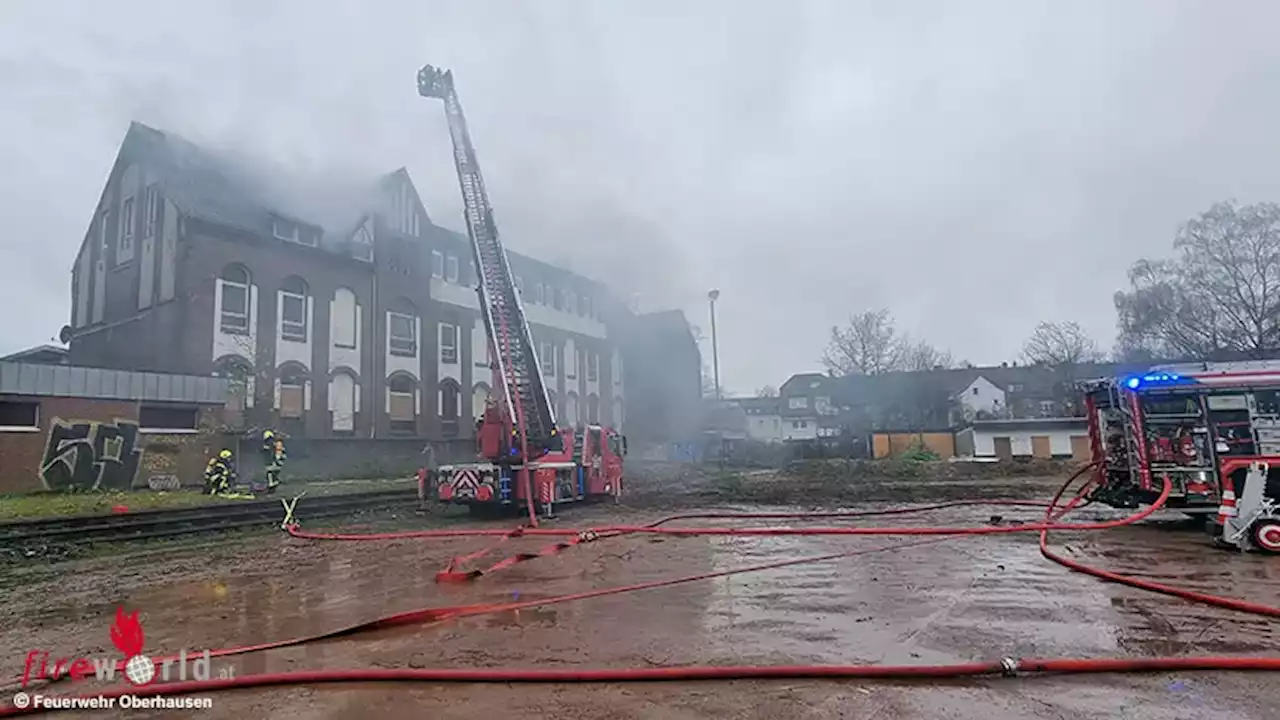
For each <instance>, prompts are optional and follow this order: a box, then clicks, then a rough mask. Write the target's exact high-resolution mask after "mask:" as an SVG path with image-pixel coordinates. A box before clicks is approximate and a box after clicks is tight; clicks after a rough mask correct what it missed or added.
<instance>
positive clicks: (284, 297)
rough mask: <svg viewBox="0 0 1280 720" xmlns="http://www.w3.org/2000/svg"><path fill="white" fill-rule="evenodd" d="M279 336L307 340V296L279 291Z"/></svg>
mask: <svg viewBox="0 0 1280 720" xmlns="http://www.w3.org/2000/svg"><path fill="white" fill-rule="evenodd" d="M280 337H281V338H282V339H284V340H289V341H291V342H306V341H307V298H306V297H305V296H303V295H295V294H293V293H287V292H281V293H280Z"/></svg>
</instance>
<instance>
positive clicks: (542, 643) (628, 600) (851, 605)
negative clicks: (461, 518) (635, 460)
mask: <svg viewBox="0 0 1280 720" xmlns="http://www.w3.org/2000/svg"><path fill="white" fill-rule="evenodd" d="M717 482H719V481H717V480H716V479H715V478H712V479H711V480H708V481H705V482H703V483H702V484H700V485H697V487H696V488H695V490H694V491H692V493H691V495H697V496H699V497H701V498H702V500H701V501H700V504H699V505H698V506H696V507H694V506H693V505H692V504H688V505H687V506H686V507H684V508H682V510H687V511H693V510H707V509H712V508H717V509H725V508H727V507H736V509H746V510H757V511H760V510H781V509H792V508H795V507H797V505H796V504H794V502H793V504H788V505H762V504H760V503H759V502H754V503H750V504H745V505H744V504H743V503H741V502H740V501H741V500H742V499H743V497H746V496H751V495H756V496H758V495H759V494H760V493H759V492H758V489H757V490H744V489H743V488H742V487H738V488H737V489H736V492H737V493H738V494H737V495H732V494H731V493H730V492H729V490H733V488H726V487H725V486H724V485H723V484H720V485H717V484H716V483H717ZM731 482H734V483H739V484H741V483H748V484H752V485H771V484H775V483H777V482H779V478H778V477H776V476H764V475H755V476H747V477H746V478H745V479H739V480H734V481H731ZM1059 482H1060V479H1052V478H1050V479H1045V478H1003V479H999V480H994V481H984V482H982V483H978V484H977V485H976V486H970V487H967V488H966V483H964V482H960V483H958V482H956V481H954V480H951V481H945V482H937V481H934V482H929V481H917V482H913V483H910V484H909V487H906V488H901V487H897V485H898V481H897V480H895V479H885V480H884V481H879V480H877V481H875V482H871V483H867V484H865V487H863V489H862V490H860V491H841V492H840V493H836V494H837V495H839V496H840V497H839V498H835V497H832V498H827V499H825V500H820V499H818V498H808V499H809V500H811V502H805V503H804V504H805V505H807V506H811V505H823V506H825V507H827V508H828V509H829V508H830V507H831V506H838V505H850V504H853V505H857V507H859V509H861V508H867V507H881V506H887V505H890V504H894V505H897V504H901V503H902V502H904V501H911V502H926V501H931V500H937V499H954V498H955V497H957V496H967V495H973V494H979V495H987V494H988V493H993V494H995V493H998V494H1001V495H1007V496H1015V497H1024V498H1025V497H1031V496H1038V497H1043V496H1046V495H1048V494H1051V492H1052V490H1053V489H1056V485H1057V484H1059ZM770 492H773V493H776V492H781V491H778V490H771V491H770ZM717 496H718V497H719V501H718V500H717ZM644 497H645V493H644V492H643V491H640V492H637V493H636V494H635V495H634V496H633V500H632V504H633V506H631V507H628V506H623V507H581V508H572V509H569V510H566V511H565V512H564V514H563V516H562V518H561V519H560V520H558V521H557V522H558V524H560V525H570V526H574V527H582V526H588V525H592V524H597V525H598V524H607V523H613V522H626V523H640V522H647V521H650V520H653V519H655V518H657V517H660V516H662V515H664V514H666V512H667V509H666V508H664V507H658V506H657V505H655V504H654V503H652V502H646V501H644V500H643V498H644ZM734 498H736V499H737V500H739V502H737V503H732V502H729V500H730V499H734ZM668 499H669V498H668ZM854 500H856V502H854ZM993 513H998V514H1000V515H1002V516H1003V517H1004V518H1005V521H1006V522H1007V521H1008V520H1009V519H1014V518H1025V519H1027V520H1032V519H1034V518H1035V515H1036V512H1034V511H1017V510H1008V509H1001V510H990V509H985V508H961V509H953V510H948V511H943V512H938V513H934V514H932V515H929V516H921V517H911V516H907V517H899V518H895V519H894V520H893V521H892V524H894V525H907V524H918V525H980V524H984V523H986V522H988V521H989V520H990V516H991V515H992V514H993ZM1116 515H1117V513H1116V512H1115V511H1110V510H1096V509H1093V508H1089V509H1086V510H1083V511H1081V512H1079V513H1077V514H1076V517H1077V518H1078V519H1081V520H1084V519H1090V518H1100V517H1114V516H1116ZM304 520H305V518H304ZM438 522H439V520H438V519H436V518H433V517H425V518H423V517H413V516H410V515H408V514H407V513H399V514H397V517H396V518H394V519H393V518H390V517H383V518H380V519H377V520H376V521H374V522H369V523H363V524H364V525H365V526H367V527H389V526H401V527H403V526H408V525H412V524H418V525H423V524H431V523H438ZM862 522H863V523H864V524H889V521H887V520H886V521H883V522H880V521H862ZM484 524H487V525H491V526H497V527H501V526H503V525H504V524H505V523H503V522H501V521H495V522H489V523H484ZM1053 540H1054V544H1055V546H1056V547H1058V548H1060V549H1064V550H1065V552H1067V553H1068V554H1069V555H1070V556H1071V557H1073V558H1074V559H1077V560H1080V561H1084V562H1088V563H1092V564H1097V565H1101V566H1105V567H1108V568H1111V569H1115V570H1119V571H1122V572H1127V573H1130V574H1135V575H1138V576H1141V577H1147V578H1153V579H1157V580H1162V581H1168V582H1174V583H1177V584H1180V585H1184V586H1187V587H1192V588H1196V589H1202V590H1206V591H1210V592H1218V593H1222V592H1227V593H1229V594H1232V595H1236V596H1240V597H1250V598H1253V599H1255V600H1260V601H1264V602H1274V601H1275V600H1276V598H1280V560H1276V559H1268V558H1262V557H1256V556H1241V555H1238V554H1234V553H1229V552H1222V551H1214V550H1211V549H1209V548H1208V547H1207V546H1206V542H1205V537H1204V536H1203V535H1202V534H1200V533H1199V532H1197V531H1195V530H1194V529H1189V528H1188V523H1186V522H1182V521H1180V516H1177V515H1169V516H1168V517H1166V518H1164V519H1162V520H1159V521H1156V522H1149V523H1147V524H1145V525H1143V526H1140V527H1130V528H1124V529H1119V530H1111V531H1106V532H1101V533H1091V534H1084V533H1067V532H1062V533H1056V534H1055V535H1054V536H1053ZM903 541H904V540H903V539H900V538H885V537H878V538H877V537H868V538H829V537H828V538H823V537H777V538H728V537H718V538H715V537H687V538H675V537H639V536H631V537H624V538H614V539H608V540H605V541H601V542H598V543H594V544H589V545H584V546H580V547H576V548H573V549H571V550H569V551H568V552H565V553H563V554H561V555H558V556H555V557H550V558H539V559H537V560H534V561H530V562H527V563H522V564H520V565H518V566H516V567H514V568H512V569H510V570H507V571H504V572H503V573H501V574H495V575H493V576H489V577H484V578H481V579H480V580H478V581H476V582H475V583H472V584H468V585H438V584H436V583H435V582H434V575H435V572H436V571H437V570H439V569H440V568H441V567H442V566H443V565H444V564H445V563H446V562H447V561H448V559H449V557H451V556H452V555H455V554H460V553H464V552H468V551H470V550H473V549H476V548H478V547H480V546H482V545H483V544H484V542H485V541H483V540H478V539H458V540H396V541H388V542H338V543H335V542H306V541H301V540H295V539H290V538H288V537H286V536H283V535H281V534H274V535H265V536H258V537H253V538H247V539H236V540H228V541H215V542H213V543H206V544H204V545H199V546H191V545H188V546H183V547H172V548H163V547H161V548H152V549H148V550H147V551H145V552H141V553H134V554H130V555H122V556H116V557H112V558H91V559H86V560H83V561H74V562H68V563H63V564H60V565H59V566H56V567H54V568H49V567H38V566H32V567H27V568H9V569H5V570H4V572H5V573H7V574H9V575H10V577H9V578H8V581H6V582H4V583H3V585H4V600H5V602H4V603H2V604H0V677H3V678H6V679H7V678H13V677H17V676H19V675H20V674H21V672H22V665H23V658H24V657H25V655H26V653H27V652H28V651H30V650H33V649H42V650H45V649H47V650H50V651H51V652H53V653H55V654H58V653H61V654H66V655H73V654H85V655H91V656H92V655H99V654H111V653H112V652H113V648H112V647H111V643H110V640H109V637H108V626H109V625H110V623H111V619H112V616H113V614H114V612H115V608H116V606H117V605H119V604H121V603H123V604H125V605H126V606H127V607H129V608H131V609H138V610H140V611H141V615H142V620H143V625H144V628H145V631H146V648H147V651H148V652H149V653H151V654H160V653H162V652H165V651H171V650H177V649H179V648H186V649H188V650H191V651H196V650H200V649H204V648H210V647H212V648H218V647H225V646H232V645H244V644H251V643H257V642H262V641H265V640H270V639H276V638H286V637H291V636H296V635H303V634H311V633H315V632H319V631H323V630H327V629H331V628H334V627H338V626H343V625H347V624H350V623H354V622H358V621H363V620H369V619H372V618H375V617H378V616H383V615H387V614H391V613H396V612H403V611H406V610H411V609H416V608H420V607H424V606H435V605H446V604H458V603H478V602H498V601H505V600H511V599H513V598H515V597H519V598H521V599H531V598H534V597H548V596H552V595H559V594H563V593H570V592H575V591H581V590H586V589H592V588H602V587H609V586H615V585H622V584H629V583H635V582H641V581H645V580H652V579H660V578H670V577H675V576H680V575H686V574H694V573H702V572H708V571H715V570H723V569H728V568H731V567H739V566H743V565H749V564H755V563H761V562H766V561H769V560H775V559H785V558H792V557H803V556H808V555H820V554H824V553H831V552H838V551H840V550H842V549H853V548H873V547H879V546H885V545H891V544H897V543H900V542H903ZM516 543H519V544H513V545H512V546H511V548H510V550H516V549H526V548H530V549H532V548H537V547H540V546H541V545H543V543H541V542H538V541H535V540H533V539H528V540H521V541H516ZM1278 646H1280V633H1278V632H1277V630H1276V626H1275V623H1274V622H1271V621H1267V620H1263V619H1258V618H1253V617H1251V616H1247V615H1241V614H1239V613H1231V612H1228V611H1225V610H1216V609H1213V608H1206V607H1203V606H1196V605H1191V604H1189V603H1186V602H1183V601H1180V600H1176V599H1172V598H1165V597H1161V596H1155V595H1151V594H1149V593H1144V592H1141V591H1138V590H1132V589H1128V588H1124V587H1120V586H1115V585H1108V584H1104V583H1101V582H1100V581H1097V580H1095V579H1092V578H1089V577H1086V576H1081V575H1077V574H1073V573H1070V572H1069V571H1067V570H1065V569H1063V568H1061V567H1059V566H1057V565H1055V564H1052V563H1049V562H1048V561H1046V560H1044V559H1042V558H1041V557H1040V555H1039V552H1038V549H1037V546H1036V537H1035V535H1034V534H1020V535H1002V536H988V537H975V538H968V539H951V540H947V541H945V542H943V543H939V544H935V545H929V546H923V547H914V548H906V549H901V550H896V551H892V552H882V553H876V554H871V555H865V556H861V557H854V558H849V559H845V560H838V561H831V562H824V563H817V564H807V565H799V566H792V567H789V568H784V569H777V570H770V571H762V572H756V573H751V574H743V575H736V576H732V577H728V578H720V579H715V580H708V581H701V582H697V583H690V584H685V585H679V586H674V587H668V588H663V589H654V590H646V591H642V592H635V593H630V594H623V595H613V596H608V597H602V598H595V599H589V600H583V601H580V602H574V603H565V604H559V605H553V606H549V607H546V608H541V609H532V610H524V611H520V612H519V613H507V614H503V615H495V616H484V617H476V618H469V619H463V620H461V621H458V622H454V623H450V624H443V625H436V626H416V627H400V628H391V629H386V630H380V631H375V632H369V633H365V634H361V635H356V636H352V637H348V638H342V639H337V640H331V641H327V642H321V643H314V644H309V645H306V646H303V647H297V648H290V649H283V650H278V651H270V652H264V653H259V654H255V655H250V656H245V657H242V658H228V659H226V660H215V661H214V663H213V664H214V666H215V668H220V667H224V666H228V665H229V666H232V667H233V668H234V670H235V672H236V673H237V674H251V673H261V672H272V671H282V670H296V669H315V668H330V669H332V668H355V667H383V668H402V667H472V668H485V667H494V668H497V667H520V668H544V669H551V668H564V669H571V668H596V667H659V666H668V665H685V664H718V665H726V664H753V663H759V664H801V663H832V664H834V663H890V664H917V663H920V664H923V663H956V662H968V661H986V660H992V659H999V658H1001V657H1004V656H1014V657H1019V656H1021V657H1031V656H1037V657H1046V656H1075V657H1089V656H1129V655H1134V656H1154V655H1199V654H1258V655H1274V654H1277V650H1278V649H1280V648H1278ZM215 672H216V670H215ZM213 698H214V707H213V709H212V710H211V711H203V712H202V713H200V715H201V716H202V717H211V718H212V717H242V718H250V717H268V716H270V717H281V718H358V717H360V718H362V717H381V718H388V719H389V718H401V717H404V718H410V717H412V718H419V717H431V718H476V717H479V718H488V717H555V718H558V719H559V720H575V719H577V718H655V719H662V720H667V719H673V720H679V719H683V718H943V717H945V718H948V720H966V719H968V718H981V719H982V720H991V719H992V718H1108V719H1109V718H1115V717H1125V718H1130V719H1131V720H1144V719H1147V718H1150V719H1155V718H1160V720H1169V719H1173V718H1215V719H1219V718H1220V719H1223V720H1230V719H1233V718H1273V717H1275V712H1276V710H1275V709H1276V708H1277V707H1280V685H1277V683H1276V682H1275V678H1274V676H1269V675H1261V674H1255V675H1248V674H1242V673H1234V674H1233V673H1178V674H1167V673H1166V674H1153V675H1135V676H1093V677H1074V678H1065V677H1063V678H1021V679H991V680H977V681H964V682H948V683H938V682H933V683H928V684H922V683H886V682H872V681H821V682H819V681H804V682H796V681H761V682H746V681H735V682H729V683H723V682H722V683H666V684H646V685H641V684H632V685H622V684H618V685H567V686H503V685H492V686H479V685H453V686H431V685H363V686H341V687H339V686H329V687H306V688H277V689H270V690H243V691H233V692H223V693H218V694H216V695H214V696H213ZM5 699H7V698H5ZM187 714H188V715H189V714H190V713H189V712H188V713H187ZM81 716H82V717H83V716H85V715H81ZM88 716H90V717H92V716H93V715H92V714H89V715H88ZM100 716H101V717H113V716H115V715H100ZM131 716H134V717H163V716H164V715H161V714H157V713H150V714H148V713H143V712H136V713H133V714H132V715H131ZM175 716H176V713H175Z"/></svg>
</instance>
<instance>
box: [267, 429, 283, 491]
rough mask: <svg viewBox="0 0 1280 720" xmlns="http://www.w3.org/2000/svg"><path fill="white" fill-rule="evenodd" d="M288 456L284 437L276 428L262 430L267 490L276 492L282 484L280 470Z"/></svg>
mask: <svg viewBox="0 0 1280 720" xmlns="http://www.w3.org/2000/svg"><path fill="white" fill-rule="evenodd" d="M287 458H288V455H287V454H286V453H285V449H284V438H282V437H280V436H279V435H278V434H277V433H276V432H275V431H274V430H270V429H268V430H263V431H262V465H263V467H265V468H266V469H267V492H268V493H274V492H275V491H276V488H277V487H278V486H279V485H280V471H281V470H283V469H284V461H285V460H286V459H287Z"/></svg>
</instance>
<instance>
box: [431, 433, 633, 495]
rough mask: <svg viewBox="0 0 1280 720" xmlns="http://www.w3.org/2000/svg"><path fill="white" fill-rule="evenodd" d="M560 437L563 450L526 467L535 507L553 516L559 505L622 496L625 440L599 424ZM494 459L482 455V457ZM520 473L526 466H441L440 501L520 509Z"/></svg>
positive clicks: (437, 484) (493, 464)
mask: <svg viewBox="0 0 1280 720" xmlns="http://www.w3.org/2000/svg"><path fill="white" fill-rule="evenodd" d="M560 435H561V437H563V438H564V444H565V446H566V449H565V450H563V451H552V452H548V453H546V454H545V455H543V456H542V457H540V458H538V459H537V460H534V461H532V462H530V463H528V468H529V471H530V476H531V479H532V487H533V492H534V498H533V500H534V503H535V504H537V505H539V506H541V507H542V508H543V510H544V512H545V513H546V514H550V513H551V511H552V509H553V508H554V506H555V505H559V504H561V503H570V502H579V501H585V500H590V499H593V498H602V497H609V498H614V499H617V498H618V497H620V496H621V494H622V458H623V456H624V455H625V454H626V443H627V440H626V438H625V437H624V436H622V435H620V434H618V433H617V432H615V431H613V430H612V429H610V428H607V427H601V426H599V425H589V426H587V427H585V428H582V429H581V431H580V432H575V431H574V430H572V429H568V428H565V429H562V430H561V431H560ZM493 456H494V453H485V452H484V451H483V450H481V452H480V457H482V458H489V457H493ZM522 468H523V464H522V463H496V462H490V461H480V462H473V463H461V464H453V465H442V466H440V468H439V469H438V471H437V483H436V493H437V498H438V499H439V501H440V502H443V503H454V504H459V505H467V506H471V507H474V508H476V509H482V508H483V507H485V506H492V507H494V508H502V507H508V506H510V507H514V508H519V507H521V506H523V505H525V504H526V503H527V498H526V494H525V488H524V484H523V483H520V482H518V481H517V478H518V477H519V473H520V470H521V469H522Z"/></svg>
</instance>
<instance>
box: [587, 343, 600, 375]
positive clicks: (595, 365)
mask: <svg viewBox="0 0 1280 720" xmlns="http://www.w3.org/2000/svg"><path fill="white" fill-rule="evenodd" d="M587 382H600V353H598V352H596V351H594V350H589V351H587Z"/></svg>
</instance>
